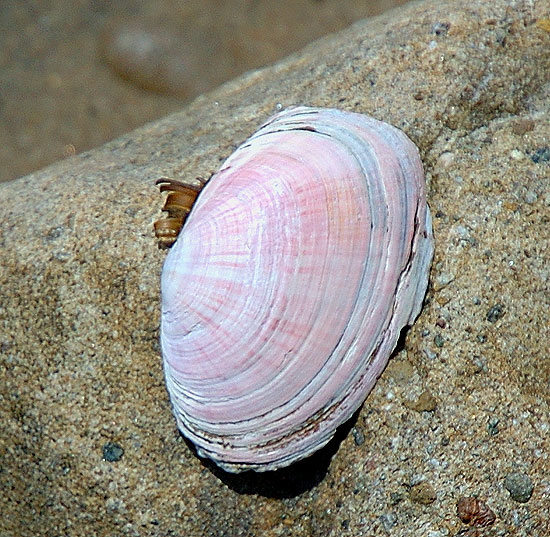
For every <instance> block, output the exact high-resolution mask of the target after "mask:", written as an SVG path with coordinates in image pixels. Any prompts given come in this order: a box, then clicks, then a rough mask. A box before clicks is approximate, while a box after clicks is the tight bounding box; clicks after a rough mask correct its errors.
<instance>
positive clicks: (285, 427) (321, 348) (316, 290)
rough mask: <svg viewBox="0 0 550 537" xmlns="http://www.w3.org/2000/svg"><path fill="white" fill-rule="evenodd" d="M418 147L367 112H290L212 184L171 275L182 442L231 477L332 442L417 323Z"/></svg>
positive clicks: (165, 339)
mask: <svg viewBox="0 0 550 537" xmlns="http://www.w3.org/2000/svg"><path fill="white" fill-rule="evenodd" d="M432 243H433V241H432V229H431V218H430V213H429V210H428V207H427V204H426V197H425V191H424V175H423V171H422V164H421V162H420V158H419V155H418V150H417V149H416V147H415V146H414V144H413V143H412V142H411V141H410V140H409V139H408V138H407V137H406V136H405V134H403V133H402V132H401V131H400V130H398V129H396V128H395V127H392V126H390V125H388V124H386V123H383V122H380V121H377V120H375V119H373V118H370V117H368V116H365V115H361V114H356V113H351V112H343V111H339V110H332V109H319V108H305V107H299V108H291V109H288V110H286V111H283V112H281V113H279V114H277V115H276V116H274V117H273V118H271V119H270V120H269V121H268V122H267V123H265V124H264V125H263V126H262V127H261V128H260V130H259V131H257V132H256V133H255V134H254V135H253V136H252V137H251V138H250V139H249V140H247V141H246V142H245V143H244V144H243V145H242V146H240V147H239V148H238V149H237V150H236V151H235V152H234V153H233V154H232V155H231V156H230V157H229V158H228V159H227V160H226V161H225V163H224V164H223V166H222V168H221V170H220V171H219V172H217V173H216V174H215V175H214V176H212V178H211V179H210V180H209V181H208V183H207V184H206V186H205V187H204V189H203V190H202V191H201V193H200V194H199V197H198V199H197V201H196V202H195V205H194V206H193V208H192V210H191V213H190V215H189V217H188V219H187V221H186V223H185V226H184V227H183V229H182V231H181V233H180V234H179V237H178V239H177V241H176V242H175V244H174V246H173V247H172V249H171V250H170V252H169V254H168V256H167V258H166V262H165V265H164V269H163V273H162V321H161V345H162V353H163V358H164V367H165V375H166V383H167V388H168V392H169V394H170V398H171V402H172V406H173V410H174V414H175V416H176V419H177V423H178V426H179V428H180V430H181V431H182V432H183V434H184V435H185V436H186V437H188V438H189V439H190V440H192V441H193V443H194V444H195V445H196V446H197V451H198V453H199V455H201V456H205V457H209V458H210V459H212V460H214V461H215V462H216V463H217V464H218V465H219V466H221V467H222V468H224V469H225V470H228V471H231V472H238V471H242V470H248V469H252V470H260V471H261V470H274V469H277V468H281V467H283V466H287V465H289V464H291V463H293V462H295V461H297V460H299V459H302V458H304V457H306V456H308V455H310V454H311V453H313V452H314V451H316V450H318V449H319V448H320V447H322V446H323V445H325V444H326V443H327V442H328V441H329V440H330V439H331V438H332V436H333V435H334V432H335V429H336V428H337V427H338V426H339V425H341V424H342V423H344V422H345V421H346V420H348V419H349V418H350V417H351V415H352V414H353V413H354V412H355V410H356V409H357V408H358V407H359V406H360V405H361V404H362V403H363V401H364V400H365V398H366V396H367V394H368V393H369V391H370V390H371V388H372V386H373V385H374V383H375V381H376V379H377V378H378V376H379V375H380V374H381V372H382V370H383V369H384V367H385V365H386V363H387V361H388V358H389V356H390V354H391V352H392V350H393V349H394V347H395V345H396V342H397V340H398V337H399V334H400V331H401V329H402V328H403V327H404V326H406V325H410V324H411V323H413V321H414V319H415V318H416V317H417V315H418V313H419V311H420V308H421V305H422V300H423V297H424V294H425V291H426V287H427V282H428V271H429V266H430V263H431V259H432V253H433V244H432Z"/></svg>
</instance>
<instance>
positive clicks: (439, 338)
mask: <svg viewBox="0 0 550 537" xmlns="http://www.w3.org/2000/svg"><path fill="white" fill-rule="evenodd" d="M434 343H435V346H436V347H439V348H441V347H443V345H444V343H445V339H443V336H442V335H441V334H436V335H435V336H434Z"/></svg>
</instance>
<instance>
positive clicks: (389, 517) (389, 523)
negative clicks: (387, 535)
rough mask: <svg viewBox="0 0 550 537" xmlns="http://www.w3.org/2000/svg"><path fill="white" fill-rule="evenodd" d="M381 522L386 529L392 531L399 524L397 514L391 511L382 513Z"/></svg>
mask: <svg viewBox="0 0 550 537" xmlns="http://www.w3.org/2000/svg"><path fill="white" fill-rule="evenodd" d="M380 522H382V526H384V529H385V530H386V531H390V530H391V529H392V528H393V527H394V526H395V525H396V524H397V515H396V514H395V513H391V512H390V513H385V514H383V515H380Z"/></svg>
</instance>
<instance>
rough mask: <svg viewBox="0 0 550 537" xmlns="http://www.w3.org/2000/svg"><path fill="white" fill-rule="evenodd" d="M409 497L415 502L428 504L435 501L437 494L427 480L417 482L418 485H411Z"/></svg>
mask: <svg viewBox="0 0 550 537" xmlns="http://www.w3.org/2000/svg"><path fill="white" fill-rule="evenodd" d="M410 497H411V501H413V502H415V503H421V504H422V505H429V504H430V503H433V502H434V501H435V499H436V498H437V495H436V493H435V490H434V489H433V487H432V486H431V485H430V484H429V483H428V482H427V481H423V482H422V483H418V485H414V487H411V491H410Z"/></svg>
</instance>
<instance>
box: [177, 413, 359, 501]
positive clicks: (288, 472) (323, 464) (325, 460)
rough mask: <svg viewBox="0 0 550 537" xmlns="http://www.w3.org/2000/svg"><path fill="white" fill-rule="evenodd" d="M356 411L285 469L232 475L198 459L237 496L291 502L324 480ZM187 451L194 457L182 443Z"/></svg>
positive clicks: (356, 416) (189, 443) (356, 415)
mask: <svg viewBox="0 0 550 537" xmlns="http://www.w3.org/2000/svg"><path fill="white" fill-rule="evenodd" d="M359 411H360V409H359V410H357V411H356V412H355V413H354V414H353V416H352V417H351V418H350V419H349V420H348V421H347V422H346V423H344V424H342V425H341V426H340V427H338V429H336V432H335V434H334V437H333V438H332V440H331V441H330V442H329V443H328V444H327V445H326V446H324V447H323V448H321V449H320V450H319V451H317V452H315V453H313V454H312V455H310V456H309V457H307V458H306V459H303V460H301V461H298V462H295V463H294V464H291V465H290V466H287V467H286V468H281V469H280V470H274V471H269V472H254V471H248V472H242V473H240V474H233V473H230V472H226V471H225V470H222V469H221V468H219V467H218V466H216V464H215V463H214V462H212V461H210V460H208V459H202V458H201V459H200V460H201V462H202V464H203V465H204V466H205V467H206V468H208V469H209V470H210V471H211V472H212V474H214V475H215V476H216V477H217V478H218V479H220V481H223V483H225V484H226V485H227V486H228V487H229V488H230V489H232V490H233V491H235V492H237V493H238V494H258V495H260V496H265V497H267V498H293V497H295V496H299V495H300V494H302V493H304V492H306V491H308V490H310V489H312V488H314V487H315V486H317V485H318V484H319V483H320V482H321V481H322V480H323V479H324V477H325V476H326V474H327V471H328V468H329V465H330V462H331V460H332V457H333V456H334V455H335V453H336V452H337V451H338V448H339V447H340V444H341V442H342V440H344V439H345V438H346V437H347V435H348V434H349V432H350V430H351V429H352V427H353V426H354V425H355V423H356V421H357V418H358V416H359ZM185 441H186V443H187V445H188V446H189V448H190V449H191V450H192V451H193V453H194V454H195V455H196V456H197V454H196V450H195V448H194V446H193V444H192V443H191V442H190V441H188V440H187V439H185Z"/></svg>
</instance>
